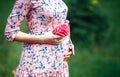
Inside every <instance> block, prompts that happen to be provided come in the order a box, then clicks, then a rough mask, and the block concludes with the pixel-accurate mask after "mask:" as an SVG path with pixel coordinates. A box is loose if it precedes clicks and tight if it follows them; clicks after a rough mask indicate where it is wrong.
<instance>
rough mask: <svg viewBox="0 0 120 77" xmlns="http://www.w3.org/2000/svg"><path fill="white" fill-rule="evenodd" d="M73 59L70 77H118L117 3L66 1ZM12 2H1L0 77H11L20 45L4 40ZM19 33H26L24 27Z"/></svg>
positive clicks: (112, 0) (119, 25) (106, 0)
mask: <svg viewBox="0 0 120 77" xmlns="http://www.w3.org/2000/svg"><path fill="white" fill-rule="evenodd" d="M65 3H66V4H67V6H68V7H69V12H68V19H69V20H70V25H71V38H72V40H73V43H74V44H75V55H74V56H72V57H71V58H69V60H68V62H69V70H70V77H120V74H119V73H120V49H119V48H120V40H119V39H120V30H119V29H120V19H119V18H120V10H119V7H120V4H119V3H120V1H119V0H65ZM13 4H14V0H1V1H0V77H13V75H14V73H15V69H16V67H17V65H18V63H19V58H20V54H21V50H22V48H21V45H22V43H18V42H14V43H10V42H8V41H6V40H5V38H4V28H5V25H6V21H7V17H8V16H9V14H10V12H11V10H12V7H13ZM21 30H22V31H24V32H28V30H27V27H26V23H25V22H24V23H23V24H22V26H21Z"/></svg>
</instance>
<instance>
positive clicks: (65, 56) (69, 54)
mask: <svg viewBox="0 0 120 77" xmlns="http://www.w3.org/2000/svg"><path fill="white" fill-rule="evenodd" d="M71 55H72V52H69V53H67V54H65V55H64V60H67V59H68V58H69V57H70V56H71Z"/></svg>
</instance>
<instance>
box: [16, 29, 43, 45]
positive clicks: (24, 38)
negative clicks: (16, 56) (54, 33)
mask: <svg viewBox="0 0 120 77" xmlns="http://www.w3.org/2000/svg"><path fill="white" fill-rule="evenodd" d="M14 41H18V42H26V43H44V42H45V37H43V36H37V35H30V34H27V33H24V32H21V31H19V32H18V33H17V35H16V36H15V38H14Z"/></svg>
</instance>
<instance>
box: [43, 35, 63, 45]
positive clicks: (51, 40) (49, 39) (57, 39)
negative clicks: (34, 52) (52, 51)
mask: <svg viewBox="0 0 120 77" xmlns="http://www.w3.org/2000/svg"><path fill="white" fill-rule="evenodd" d="M62 39H63V37H61V36H58V35H54V34H53V33H46V34H45V39H44V40H43V41H44V43H46V44H51V45H58V44H60V43H61V42H62V41H63V40H62Z"/></svg>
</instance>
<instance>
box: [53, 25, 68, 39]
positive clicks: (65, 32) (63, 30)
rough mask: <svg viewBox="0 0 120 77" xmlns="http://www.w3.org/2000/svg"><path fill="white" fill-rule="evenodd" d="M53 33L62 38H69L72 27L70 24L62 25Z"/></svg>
mask: <svg viewBox="0 0 120 77" xmlns="http://www.w3.org/2000/svg"><path fill="white" fill-rule="evenodd" d="M53 33H54V34H55V35H59V36H62V37H64V36H67V35H69V34H70V26H69V24H68V23H66V24H61V25H59V26H57V27H55V28H54V30H53Z"/></svg>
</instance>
